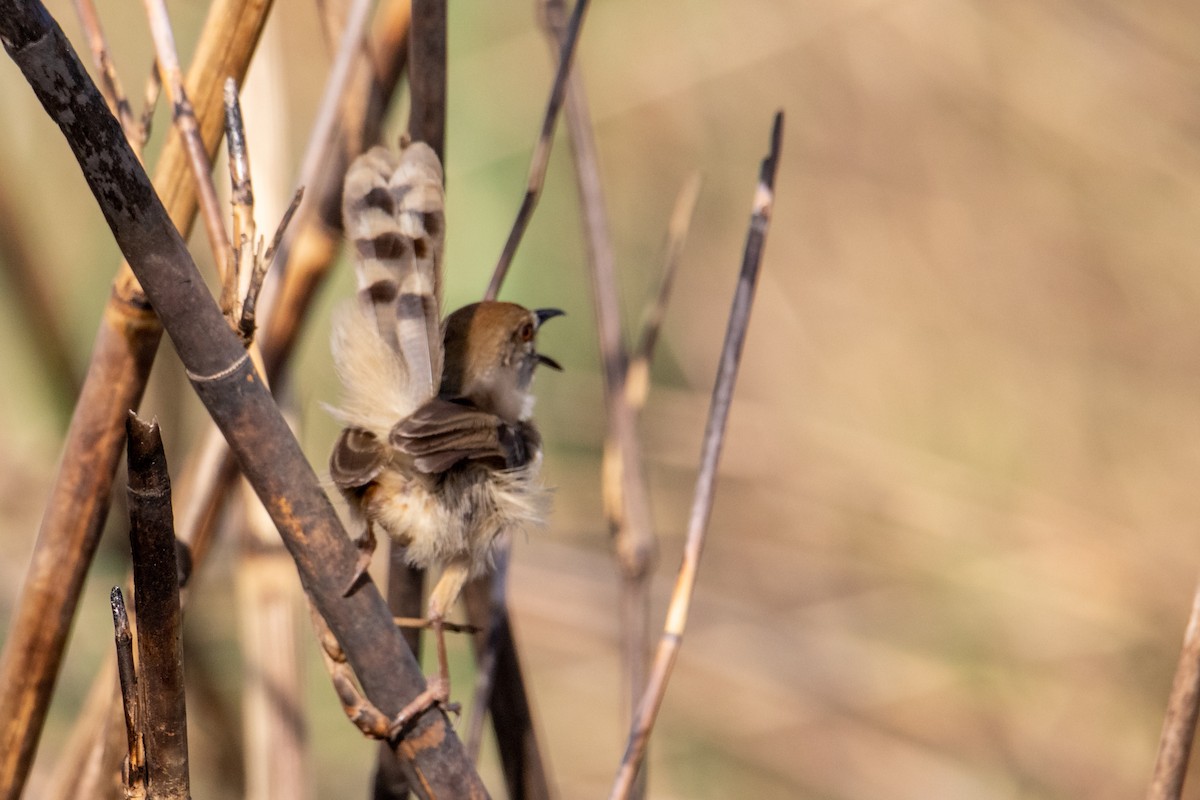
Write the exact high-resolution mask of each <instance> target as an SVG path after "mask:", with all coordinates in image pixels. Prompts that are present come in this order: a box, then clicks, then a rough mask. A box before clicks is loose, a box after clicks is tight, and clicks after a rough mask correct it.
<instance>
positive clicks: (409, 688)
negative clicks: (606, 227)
mask: <svg viewBox="0 0 1200 800" xmlns="http://www.w3.org/2000/svg"><path fill="white" fill-rule="evenodd" d="M0 40H2V41H3V42H4V46H5V48H6V50H7V51H8V52H9V54H10V55H11V56H12V58H13V60H14V61H16V62H17V64H18V66H20V67H21V70H22V72H23V74H24V75H25V78H26V80H27V81H29V83H30V86H31V87H32V88H33V89H34V92H35V93H36V94H37V96H38V99H39V100H40V101H41V102H42V104H43V105H44V106H45V108H46V111H47V113H48V114H49V115H50V116H51V118H52V119H54V120H55V122H57V123H58V125H59V126H60V128H61V129H62V131H63V134H64V136H65V138H66V139H67V142H68V144H69V145H70V146H71V148H72V151H73V152H74V154H75V157H76V160H77V162H78V163H79V166H80V167H81V169H82V171H83V173H84V178H85V179H86V180H87V181H88V185H89V187H90V188H91V190H92V192H93V194H94V195H95V197H96V199H97V201H98V203H99V204H100V207H101V210H102V212H103V213H104V215H105V219H106V221H107V222H108V224H109V227H110V228H111V230H112V232H113V236H114V239H115V240H116V242H117V245H118V247H120V248H121V250H122V252H123V253H124V254H125V255H126V257H127V258H128V259H129V261H130V265H131V266H132V267H133V269H134V271H135V273H136V274H137V276H138V279H139V280H140V282H141V284H142V286H143V287H144V288H145V290H146V293H147V295H148V296H149V298H150V300H151V302H152V303H153V305H154V308H155V310H156V311H157V312H158V315H159V317H160V318H161V319H162V321H163V324H164V326H165V327H166V329H167V331H168V332H169V333H170V335H171V340H172V342H173V343H174V345H175V349H176V351H177V353H178V354H179V357H180V359H181V361H182V362H183V364H184V367H185V368H186V369H187V372H188V376H189V378H190V379H191V381H192V385H193V387H194V388H195V390H196V393H197V394H198V395H199V397H200V399H201V401H202V402H203V403H204V405H205V407H206V408H207V409H208V411H209V413H210V414H211V416H212V417H213V419H214V421H216V422H217V425H218V427H220V428H221V430H222V432H223V433H224V434H225V436H226V439H227V440H228V441H229V443H230V447H231V449H232V450H233V451H234V453H235V455H236V456H237V459H238V462H239V464H240V466H241V469H242V473H243V474H244V475H246V476H247V478H248V479H249V481H250V483H251V484H252V485H253V486H254V488H255V491H256V492H257V493H258V495H259V498H260V499H261V500H262V501H263V504H264V505H265V506H266V507H267V510H268V512H269V513H270V515H271V518H272V520H273V521H274V522H275V525H276V527H277V528H278V529H279V532H280V535H281V536H282V537H283V540H284V542H285V544H286V545H287V547H288V550H289V552H290V553H291V554H292V557H293V559H294V560H295V562H296V565H297V568H298V570H299V572H300V578H301V583H302V585H303V586H304V587H305V590H306V592H308V593H309V596H310V597H311V598H312V600H313V602H314V603H315V604H316V606H317V608H318V609H319V610H320V612H321V615H322V616H323V617H324V618H325V620H326V621H327V622H328V623H329V627H330V629H331V630H332V631H333V632H334V633H335V634H336V635H337V638H338V641H339V642H340V643H341V644H342V647H343V648H344V650H345V652H346V654H347V656H348V658H349V661H350V663H351V665H352V667H353V669H354V673H355V674H356V675H357V676H358V677H359V679H360V680H361V682H362V684H363V687H364V689H365V690H366V695H367V697H369V698H370V699H371V701H372V702H373V703H374V704H375V705H376V706H378V707H379V708H380V709H381V710H383V712H384V713H385V714H392V715H394V714H396V713H398V712H399V711H400V709H402V708H404V706H405V705H406V704H407V702H408V701H409V700H411V699H412V698H414V697H416V696H417V695H418V694H419V693H420V692H421V691H422V688H423V685H424V681H423V677H422V675H421V672H420V669H419V667H418V666H417V664H416V663H415V661H413V659H412V656H411V654H409V653H408V650H407V648H406V647H405V646H404V643H403V641H402V640H401V638H400V635H399V633H398V632H397V631H396V630H395V628H394V626H392V624H391V615H390V614H389V613H388V610H387V606H386V605H385V604H384V602H383V598H382V597H381V596H380V595H379V592H378V590H377V589H376V588H375V585H374V584H373V583H371V582H370V581H369V580H368V581H366V582H364V583H362V584H361V588H360V589H358V591H356V592H355V593H354V594H352V595H351V596H349V597H343V596H342V589H343V588H344V587H345V586H346V585H347V584H348V582H349V580H350V578H351V576H352V575H353V574H354V572H355V561H356V554H355V552H354V545H353V543H352V542H351V541H350V538H349V537H348V536H347V535H346V532H345V529H344V528H343V527H342V525H341V522H340V521H339V520H338V517H337V515H336V513H335V512H334V510H333V507H332V505H331V504H330V502H329V499H328V497H326V496H325V493H324V492H323V491H322V489H321V486H320V483H319V481H318V479H317V476H316V474H315V473H314V472H313V470H312V467H311V466H309V464H308V462H307V460H306V459H305V457H304V454H303V452H302V451H301V450H300V446H299V444H298V443H297V442H296V439H295V437H294V436H293V435H292V432H291V430H290V429H289V428H288V426H287V423H286V422H285V421H284V419H283V416H282V414H281V413H280V412H279V408H278V407H277V406H276V405H275V403H274V400H273V399H272V397H271V395H270V393H269V392H268V391H267V389H266V387H265V386H264V384H263V382H262V380H261V378H260V377H259V375H258V374H257V373H256V372H255V371H254V369H253V366H252V365H251V362H250V360H249V356H248V355H247V353H246V351H245V350H244V348H243V347H242V345H241V343H240V342H239V340H238V338H237V337H236V336H235V335H234V333H233V332H232V331H230V330H229V329H228V326H226V325H224V324H223V320H222V317H221V313H220V310H219V309H218V308H217V306H216V304H215V303H214V302H213V301H212V298H211V297H209V296H208V294H207V292H206V291H205V290H204V288H203V283H202V281H201V280H200V276H199V274H198V273H197V271H196V267H195V264H194V263H193V262H192V260H191V257H190V256H189V254H188V252H187V248H186V247H185V245H184V243H183V240H182V239H181V237H180V236H179V232H178V231H177V230H176V229H175V227H174V226H173V225H172V224H171V222H170V220H169V219H168V218H167V216H166V213H165V210H164V209H163V207H162V205H161V203H160V202H159V200H158V197H157V196H156V195H155V194H154V191H153V188H152V187H151V186H150V184H149V181H148V179H147V178H146V175H145V173H144V171H143V170H142V169H141V165H140V164H139V163H138V161H137V159H136V158H135V157H134V154H133V152H132V151H131V150H130V148H129V146H128V144H127V143H125V141H124V139H123V137H122V136H121V133H120V127H119V125H118V124H117V122H116V120H115V119H114V118H113V117H112V115H111V114H109V113H108V110H107V108H106V107H105V105H104V101H103V98H102V97H101V96H100V94H99V92H98V91H97V90H96V88H95V86H94V85H93V84H92V82H91V80H90V78H89V77H88V76H87V73H86V72H85V71H84V70H83V69H82V67H81V66H80V64H79V62H78V60H77V59H76V57H75V55H74V53H73V51H72V50H71V49H70V45H69V44H68V43H67V41H66V38H65V36H63V34H62V31H61V30H60V29H59V28H58V26H57V24H55V23H54V22H53V20H52V19H51V18H50V16H49V14H48V13H47V12H46V11H45V9H44V8H43V7H42V6H41V5H40V4H39V3H37V2H36V0H0ZM101 153H103V154H104V155H103V157H100V154H101ZM410 730H411V733H410V735H409V736H408V738H405V739H402V740H400V741H399V742H398V744H397V749H398V752H400V754H401V757H402V760H403V761H404V762H405V764H406V772H407V773H408V777H409V778H410V782H411V785H413V786H423V787H425V788H426V790H427V791H428V793H429V794H431V795H435V796H436V795H438V794H443V795H447V796H486V791H485V789H484V787H483V785H482V783H481V782H480V780H479V777H478V775H476V774H475V772H474V770H473V769H472V768H471V766H470V764H469V762H468V761H467V759H466V754H465V752H464V751H463V748H462V745H461V743H460V742H459V740H458V739H457V737H456V736H455V735H454V732H453V730H452V729H451V728H450V727H449V725H448V722H447V719H446V717H445V715H444V714H443V713H440V712H438V711H434V712H433V713H426V714H423V715H421V716H420V717H419V718H418V719H416V720H415V721H414V723H413V726H412V728H411V729H410Z"/></svg>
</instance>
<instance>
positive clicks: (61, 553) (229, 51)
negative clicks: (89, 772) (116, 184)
mask: <svg viewBox="0 0 1200 800" xmlns="http://www.w3.org/2000/svg"><path fill="white" fill-rule="evenodd" d="M269 7H270V2H269V0H217V1H216V2H214V4H213V6H212V9H211V10H210V13H209V17H208V20H207V21H206V22H205V26H204V32H203V34H202V35H201V38H200V43H199V45H198V46H197V50H196V56H195V60H194V64H193V67H192V69H191V70H190V72H189V76H188V90H189V92H190V94H191V96H192V97H193V98H194V102H195V104H196V109H197V115H198V118H199V121H200V131H201V136H202V138H203V139H204V142H205V146H206V147H207V148H208V149H209V152H213V151H215V150H216V147H217V142H218V141H219V138H220V131H221V121H222V113H221V111H222V109H221V95H220V87H219V85H218V84H219V81H218V80H216V78H217V76H222V77H223V76H225V75H235V76H238V77H239V78H240V77H241V76H242V75H244V74H245V70H246V65H247V64H248V63H249V60H250V55H251V53H253V51H254V45H255V43H256V42H257V40H258V34H259V32H260V31H261V29H262V24H263V22H264V21H265V19H266V13H267V10H268V9H269ZM214 87H215V91H214V90H213V89H214ZM155 185H156V187H157V189H158V191H159V193H160V196H161V198H162V199H163V202H164V203H165V205H166V207H167V209H168V211H169V213H170V215H171V219H172V220H174V222H175V224H176V225H177V226H178V227H179V229H180V230H181V231H184V232H186V231H187V230H188V229H189V228H190V227H191V221H192V219H193V217H194V215H195V207H196V206H195V202H196V201H195V195H194V189H193V183H192V181H190V180H188V173H187V165H186V158H185V156H184V154H183V150H182V148H181V146H180V144H179V140H178V137H176V136H171V137H168V142H167V145H166V147H165V148H164V150H163V154H162V157H161V158H160V160H159V163H158V167H157V169H156V170H155ZM161 336H162V326H161V325H160V323H159V321H158V319H157V318H156V317H155V315H154V312H153V311H152V310H151V309H150V306H149V303H148V302H147V300H146V297H145V295H144V294H143V293H142V290H141V287H140V286H139V285H138V282H137V280H136V279H135V278H134V277H133V273H132V272H131V271H130V270H129V268H128V266H124V267H123V268H122V269H121V271H120V274H119V275H118V276H117V278H116V280H115V282H114V286H113V293H112V295H111V297H110V299H109V301H108V304H107V306H106V307H105V310H104V315H103V317H102V319H101V323H100V328H99V331H98V332H97V335H96V339H95V342H94V344H93V347H92V358H91V362H90V364H89V366H88V370H87V375H86V377H85V380H84V384H83V388H82V390H81V392H80V396H79V401H78V403H77V404H76V407H75V408H76V411H75V414H74V417H73V418H72V420H71V426H70V429H69V430H68V431H67V437H66V443H65V445H64V447H63V454H62V458H61V462H60V466H59V471H58V474H57V476H56V477H55V481H54V485H53V487H52V488H51V491H50V498H49V500H48V502H47V504H46V513H45V515H44V516H43V518H42V524H41V527H40V529H39V531H38V538H37V542H36V544H35V545H34V551H33V557H32V560H31V563H30V567H29V570H28V572H27V574H26V578H25V585H24V587H23V589H22V592H21V595H20V598H21V599H20V603H19V605H18V607H17V609H16V611H15V612H14V615H13V621H12V624H11V626H10V628H9V632H8V637H7V639H6V641H5V644H4V651H3V654H0V798H3V799H4V800H15V798H17V797H18V796H19V795H20V793H21V789H22V787H23V786H24V784H25V780H26V778H27V776H28V773H29V767H30V765H31V764H32V761H33V755H34V752H35V751H36V747H37V741H38V739H39V737H40V735H41V731H42V726H43V723H44V722H45V714H46V707H47V705H48V703H49V699H50V695H51V694H52V692H53V689H54V683H55V679H56V677H57V675H58V669H59V664H60V663H61V660H62V655H63V650H64V648H65V646H66V640H67V634H68V633H69V629H70V622H71V620H72V619H73V617H74V615H75V607H76V605H77V603H78V600H79V592H80V590H81V588H82V585H83V579H84V576H85V574H86V572H87V567H88V565H89V564H90V563H91V560H92V556H93V555H94V554H95V551H96V545H97V543H98V542H99V537H100V531H101V529H102V527H103V524H104V519H105V517H106V516H107V514H108V501H109V493H110V491H111V488H112V481H113V474H114V472H115V470H116V465H117V460H118V458H119V456H120V453H121V446H122V443H123V442H124V436H125V430H124V425H125V414H126V412H127V411H128V410H129V409H130V408H136V407H137V405H138V404H139V402H140V400H141V396H142V392H143V391H144V389H145V385H146V377H147V375H148V374H149V370H150V364H151V363H152V362H153V360H154V353H155V351H156V350H157V348H158V342H159V339H160V337H161Z"/></svg>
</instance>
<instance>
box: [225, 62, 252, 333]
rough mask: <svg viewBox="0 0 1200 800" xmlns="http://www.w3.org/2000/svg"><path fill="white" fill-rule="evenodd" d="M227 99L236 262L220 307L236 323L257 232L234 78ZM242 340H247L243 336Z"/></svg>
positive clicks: (227, 277) (232, 263)
mask: <svg viewBox="0 0 1200 800" xmlns="http://www.w3.org/2000/svg"><path fill="white" fill-rule="evenodd" d="M224 97H225V149H226V151H227V152H228V154H229V156H228V159H227V160H228V162H229V189H230V191H229V202H230V203H231V204H232V205H233V243H232V244H233V259H232V260H231V261H230V267H231V269H230V270H229V271H228V272H227V273H226V274H225V280H224V281H222V283H221V299H220V301H219V304H220V306H221V311H223V312H224V313H225V316H226V318H227V319H229V320H233V319H234V316H235V309H236V308H237V305H238V302H237V299H238V292H240V291H241V285H242V279H241V276H242V274H243V273H246V272H249V271H253V270H254V262H255V258H254V255H255V250H256V247H257V243H256V242H255V238H256V236H257V230H256V229H255V226H254V184H253V182H252V181H251V178H250V154H249V152H247V150H246V127H245V125H244V124H243V123H242V106H241V104H240V103H239V102H238V85H237V81H235V80H234V79H233V78H227V79H226V80H225V95H224ZM239 330H240V329H239ZM242 338H243V339H246V337H245V336H244V335H243V337H242ZM246 340H247V341H249V340H248V339H246Z"/></svg>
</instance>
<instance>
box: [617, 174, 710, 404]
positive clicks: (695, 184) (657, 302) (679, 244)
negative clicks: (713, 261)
mask: <svg viewBox="0 0 1200 800" xmlns="http://www.w3.org/2000/svg"><path fill="white" fill-rule="evenodd" d="M699 195H700V175H699V174H698V173H696V174H693V175H692V176H691V177H690V178H688V179H687V181H686V182H685V183H684V184H683V186H682V187H681V188H680V190H679V194H678V195H676V197H675V208H674V210H673V211H672V212H671V222H670V224H669V225H668V226H667V254H666V258H665V259H664V261H663V271H662V277H661V278H660V279H659V284H658V293H657V294H656V295H655V296H654V302H653V303H651V304H650V307H649V308H648V309H647V311H646V314H645V317H644V319H643V322H642V332H641V335H640V336H639V337H638V342H637V344H636V345H635V346H634V349H633V354H632V355H631V356H630V358H629V366H628V367H627V368H626V370H625V402H626V403H628V404H629V405H630V406H632V407H633V409H634V410H635V411H637V412H639V413H640V412H641V410H642V408H643V407H644V406H645V405H646V397H647V395H648V394H649V392H650V362H651V361H653V360H654V348H655V346H656V345H657V344H658V334H659V332H660V331H661V330H662V324H663V320H664V319H665V318H666V315H667V302H668V300H670V297H671V288H672V287H673V286H674V285H675V274H676V272H677V271H678V268H679V259H680V256H681V255H682V253H683V245H684V242H686V241H687V235H688V228H689V227H690V226H691V221H692V213H693V212H694V211H695V210H696V198H697V197H699Z"/></svg>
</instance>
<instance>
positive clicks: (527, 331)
mask: <svg viewBox="0 0 1200 800" xmlns="http://www.w3.org/2000/svg"><path fill="white" fill-rule="evenodd" d="M517 335H518V336H520V337H521V341H522V342H528V341H529V340H530V339H532V338H533V323H532V322H526V323H525V324H524V325H522V326H521V329H520V330H519V331H517Z"/></svg>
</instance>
